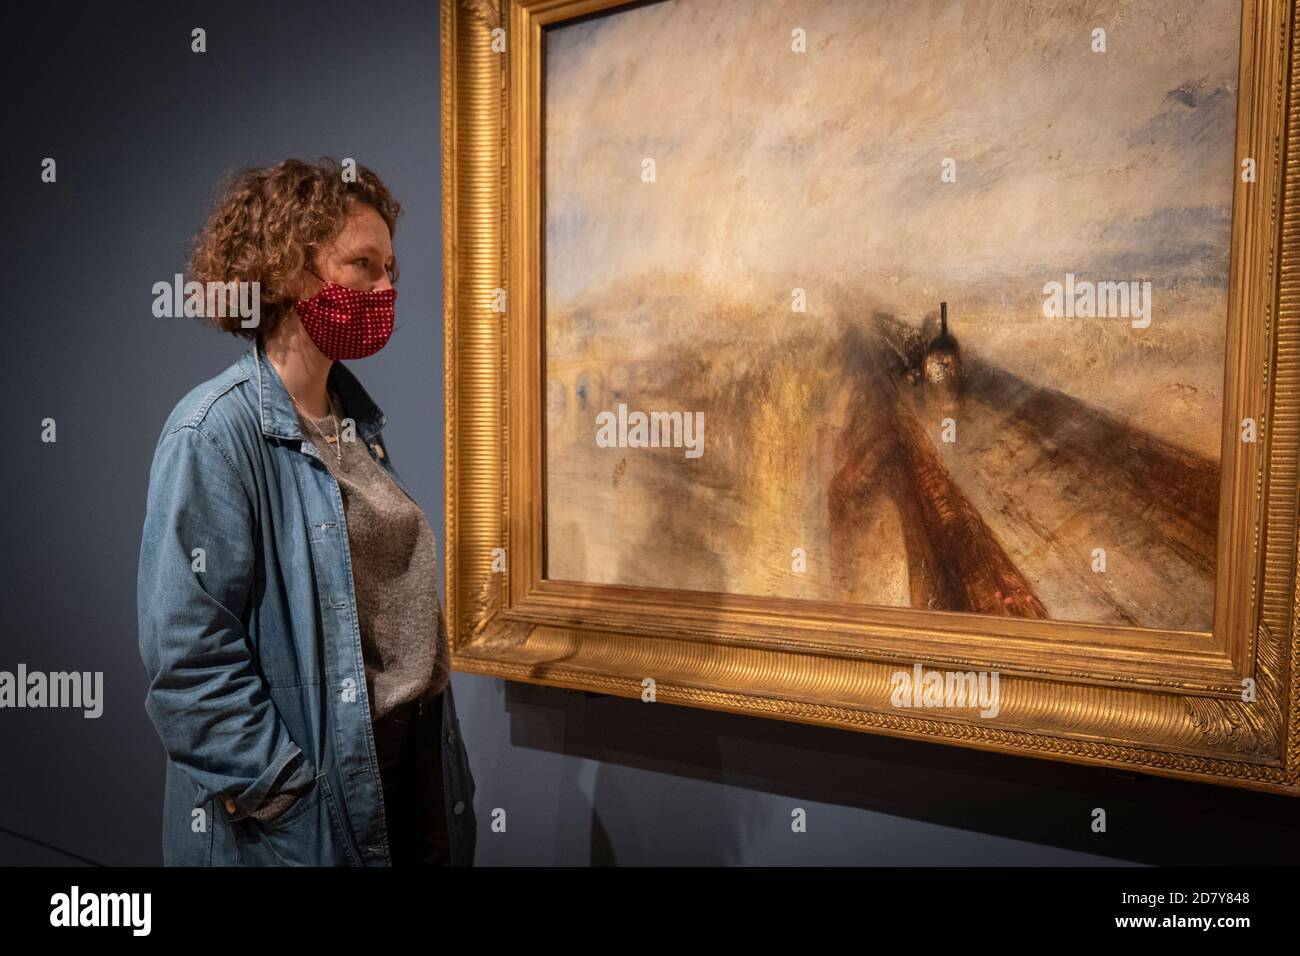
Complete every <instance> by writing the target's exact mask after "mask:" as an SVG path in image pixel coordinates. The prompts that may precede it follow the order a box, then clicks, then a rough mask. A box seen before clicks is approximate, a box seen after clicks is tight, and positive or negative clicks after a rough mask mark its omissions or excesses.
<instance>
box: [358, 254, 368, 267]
mask: <svg viewBox="0 0 1300 956" xmlns="http://www.w3.org/2000/svg"><path fill="white" fill-rule="evenodd" d="M357 265H359V266H360V267H361V268H363V269H364V268H366V267H367V266H368V265H370V260H369V259H367V258H366V257H365V256H362V257H361V258H360V259H358V260H357Z"/></svg>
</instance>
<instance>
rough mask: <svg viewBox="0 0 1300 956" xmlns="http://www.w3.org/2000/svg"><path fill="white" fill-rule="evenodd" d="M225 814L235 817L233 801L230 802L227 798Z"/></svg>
mask: <svg viewBox="0 0 1300 956" xmlns="http://www.w3.org/2000/svg"><path fill="white" fill-rule="evenodd" d="M226 812H227V813H229V814H230V815H231V816H234V815H235V801H234V800H231V799H230V798H229V797H226Z"/></svg>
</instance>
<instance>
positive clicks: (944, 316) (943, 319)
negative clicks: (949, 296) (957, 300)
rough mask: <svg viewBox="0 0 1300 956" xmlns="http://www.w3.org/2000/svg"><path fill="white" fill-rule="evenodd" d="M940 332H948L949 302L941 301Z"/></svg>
mask: <svg viewBox="0 0 1300 956" xmlns="http://www.w3.org/2000/svg"><path fill="white" fill-rule="evenodd" d="M939 334H940V335H947V334H948V303H947V302H940V303H939Z"/></svg>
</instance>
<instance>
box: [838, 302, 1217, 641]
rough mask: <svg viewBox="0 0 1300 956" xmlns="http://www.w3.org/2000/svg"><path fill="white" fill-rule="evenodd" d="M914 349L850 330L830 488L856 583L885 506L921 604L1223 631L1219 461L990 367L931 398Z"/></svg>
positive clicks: (865, 330) (887, 330)
mask: <svg viewBox="0 0 1300 956" xmlns="http://www.w3.org/2000/svg"><path fill="white" fill-rule="evenodd" d="M916 345H917V338H916V333H915V332H914V331H912V330H910V327H908V326H905V325H904V324H903V323H901V322H898V321H896V320H895V319H893V318H892V317H890V316H888V315H883V314H878V315H877V316H875V317H874V318H873V319H872V320H871V321H870V322H869V323H866V324H858V325H854V326H851V327H849V328H848V329H846V331H845V332H844V334H843V338H842V341H841V349H840V354H841V356H842V361H843V373H844V381H845V383H846V388H847V389H848V390H849V395H848V398H847V401H846V403H845V408H846V413H845V417H844V420H843V422H842V428H841V434H840V438H839V447H838V449H837V453H836V468H835V470H834V473H833V476H832V478H831V480H830V484H829V487H828V494H827V505H828V508H829V509H830V516H829V517H830V527H831V546H832V551H833V554H834V556H835V560H836V565H837V567H839V568H841V569H842V573H844V574H849V575H852V574H870V573H871V571H870V567H869V563H868V562H864V561H861V560H859V557H858V555H859V552H860V551H861V550H862V549H861V547H860V542H859V541H858V540H857V539H858V537H859V536H860V529H861V528H862V527H863V526H864V522H863V518H864V515H866V514H867V513H868V512H870V511H871V509H873V508H878V507H879V506H880V503H881V502H882V501H886V502H888V503H890V504H892V506H893V507H894V508H896V509H897V512H898V515H899V519H900V523H901V525H902V528H903V537H904V545H905V549H906V552H907V564H908V577H909V587H910V593H911V604H912V606H914V607H928V608H932V609H936V610H947V611H968V612H973V613H979V614H992V615H1001V616H1013V617H1026V618H1055V619H1067V620H1077V621H1096V622H1099V623H1101V622H1105V623H1117V624H1127V625H1142V624H1143V623H1144V622H1146V621H1149V620H1152V619H1155V620H1161V621H1170V622H1174V623H1173V626H1176V627H1182V628H1185V629H1189V630H1200V629H1207V628H1208V627H1209V626H1210V620H1211V614H1212V609H1213V577H1214V552H1215V529H1216V523H1217V512H1218V466H1217V463H1215V462H1213V461H1211V460H1209V459H1206V458H1204V457H1202V456H1199V455H1196V454H1194V453H1192V452H1190V451H1187V450H1185V449H1182V448H1179V447H1178V446H1176V445H1174V444H1172V443H1170V442H1167V441H1164V440H1162V439H1161V438H1159V437H1158V436H1155V435H1152V434H1150V433H1148V432H1145V431H1143V430H1141V429H1139V428H1135V427H1133V426H1132V425H1130V424H1128V423H1125V422H1122V421H1119V420H1117V419H1116V418H1114V417H1113V416H1111V415H1108V414H1107V413H1105V412H1103V411H1101V410H1100V409H1098V408H1096V407H1094V406H1092V405H1089V404H1088V403H1086V402H1083V401H1080V400H1079V399H1076V398H1074V397H1072V396H1068V395H1065V394H1064V393H1062V392H1059V391H1056V390H1054V389H1048V388H1043V387H1041V386H1037V385H1034V384H1032V383H1030V382H1028V381H1026V380H1024V379H1022V378H1020V377H1019V376H1016V375H1014V374H1013V373H1010V372H1008V371H1006V370H1005V369H1002V368H999V367H997V366H996V365H993V364H992V363H989V362H985V361H981V360H980V359H979V358H978V357H974V356H969V355H968V356H966V357H965V358H964V360H963V375H962V384H961V387H960V388H959V389H958V390H956V391H948V390H946V389H939V388H932V387H931V386H929V385H928V384H925V383H924V382H923V381H920V380H918V376H916V375H915V374H912V375H909V372H915V370H916V368H917V364H918V363H917V359H918V356H917V354H916ZM945 427H946V428H947V429H948V432H949V437H950V438H953V439H955V440H952V441H948V442H945V441H943V440H942V438H941V434H942V433H943V432H944V429H945ZM1099 561H1101V562H1104V563H1102V564H1101V565H1100V567H1101V570H1099Z"/></svg>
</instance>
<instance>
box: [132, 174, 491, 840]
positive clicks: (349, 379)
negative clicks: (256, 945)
mask: <svg viewBox="0 0 1300 956" xmlns="http://www.w3.org/2000/svg"><path fill="white" fill-rule="evenodd" d="M345 173H346V175H345ZM352 173H353V171H352V170H351V169H347V170H345V169H343V168H342V167H340V166H339V165H338V164H336V163H334V162H333V161H332V160H323V161H321V162H319V163H314V164H312V163H304V162H300V161H298V160H286V161H285V162H282V163H280V164H278V165H276V166H273V167H269V168H265V169H253V170H248V171H245V172H244V173H242V174H240V175H239V176H238V177H236V178H235V179H234V180H233V181H232V182H231V183H230V184H229V186H228V187H227V189H226V190H225V192H224V195H223V196H222V197H221V198H220V199H219V201H218V202H217V205H216V208H215V209H214V210H213V212H212V215H211V217H210V218H209V220H208V222H207V224H206V225H205V227H204V228H203V230H202V232H201V233H200V234H199V236H198V238H197V241H196V243H195V248H194V252H193V255H192V257H191V261H190V272H191V273H192V278H193V279H194V280H197V281H198V282H201V283H230V282H241V283H250V284H252V283H256V284H257V285H256V286H252V288H253V290H255V292H256V293H257V295H256V301H257V302H258V304H259V308H258V309H257V314H256V319H257V321H256V323H253V322H250V321H248V317H246V316H239V315H231V316H224V312H223V316H222V317H217V318H213V319H212V321H213V322H215V323H216V324H217V325H218V327H219V328H221V329H222V330H224V331H226V332H230V333H233V334H236V335H242V336H244V337H246V338H248V339H250V340H251V343H250V345H249V347H248V349H247V351H246V352H245V354H244V355H243V356H242V357H241V358H240V359H239V360H238V361H237V362H236V363H235V364H233V365H232V366H231V367H230V368H228V369H226V370H225V371H224V372H222V373H221V374H220V375H218V376H216V377H215V378H213V379H211V380H209V381H207V382H204V383H203V384H202V385H199V386H198V387H197V388H195V389H194V390H192V391H191V392H190V393H189V394H188V395H186V396H185V397H184V398H183V399H181V401H180V402H179V404H177V406H176V408H175V409H174V410H173V411H172V413H171V415H170V417H169V418H168V420H167V422H166V424H165V425H164V427H163V430H162V435H161V437H160V438H159V441H158V445H157V448H156V450H155V454H154V461H153V467H152V469H151V470H150V475H149V495H148V507H147V513H146V517H145V523H144V535H143V542H142V546H141V552H140V573H139V594H138V601H139V612H140V650H141V655H142V657H143V659H144V662H145V667H146V669H147V671H148V674H149V678H150V684H149V691H148V694H147V697H146V702H145V703H146V708H147V710H148V712H149V716H150V719H151V720H152V721H153V723H154V726H155V727H156V729H157V731H158V734H159V736H160V737H161V738H162V741H163V744H164V747H165V748H166V751H167V778H166V790H165V800H164V813H163V857H164V862H165V863H166V864H168V865H194V864H198V865H203V864H208V865H225V864H241V865H261V864H303V865H353V866H387V865H402V864H406V863H428V864H443V865H446V864H450V865H461V866H468V865H472V863H473V856H474V846H475V817H474V810H473V806H472V798H473V794H474V779H473V776H472V775H471V773H470V769H469V763H468V760H467V758H466V755H465V750H464V746H463V744H462V743H461V737H460V733H459V730H460V727H459V722H458V720H457V718H456V711H455V704H454V702H453V700H452V692H451V684H450V673H449V661H448V647H447V634H446V628H445V625H444V622H443V616H442V608H441V605H440V603H439V601H438V596H437V591H436V586H435V575H436V567H437V558H436V548H435V543H434V537H433V532H432V530H431V528H430V526H429V523H428V521H427V520H426V519H425V517H424V515H423V513H422V512H421V510H420V508H419V507H418V506H417V505H416V504H415V502H414V501H413V500H411V498H410V497H409V496H408V495H407V494H406V492H405V489H404V488H403V487H402V485H401V481H400V479H399V477H398V475H397V472H396V471H395V470H394V469H393V465H392V461H391V459H390V458H389V455H388V452H387V449H386V447H385V446H384V444H383V443H382V441H381V439H380V429H381V428H382V427H383V426H384V424H385V423H386V420H385V418H384V415H383V413H382V412H381V411H380V409H379V408H378V407H377V406H376V405H375V404H374V402H373V401H372V400H371V398H370V396H369V395H368V394H367V393H366V391H365V390H364V389H363V388H362V387H361V384H360V383H359V382H358V381H357V379H356V378H355V377H354V376H353V374H352V373H351V372H350V371H349V370H348V368H347V367H346V366H345V365H343V364H342V361H341V360H343V359H354V358H363V357H365V356H367V355H371V354H373V353H374V352H376V351H378V350H379V349H380V348H382V347H383V346H384V344H385V343H386V342H387V341H388V338H389V336H390V335H391V333H392V330H393V320H394V314H395V309H394V305H395V299H396V295H397V291H396V289H394V288H393V281H394V280H395V279H396V275H397V269H396V261H395V260H394V257H393V247H392V235H393V228H394V224H395V222H396V220H397V217H398V215H399V214H400V207H399V205H398V203H397V202H396V201H395V200H394V199H393V198H392V196H391V195H390V194H389V192H388V190H387V189H386V188H385V187H384V185H383V183H381V182H380V180H379V178H378V177H377V176H375V175H374V173H372V172H371V171H370V170H368V169H365V168H364V167H356V169H355V174H354V175H353V174H352ZM208 288H211V286H208ZM246 325H247V326H249V327H247V328H246V327H245V326H246Z"/></svg>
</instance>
